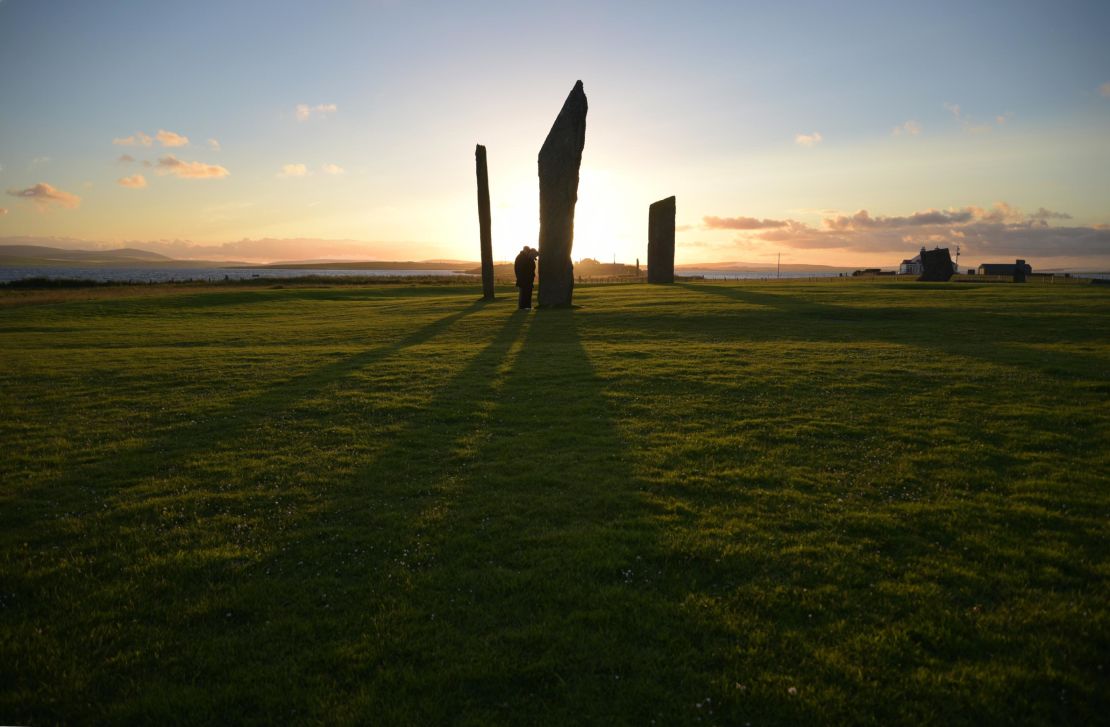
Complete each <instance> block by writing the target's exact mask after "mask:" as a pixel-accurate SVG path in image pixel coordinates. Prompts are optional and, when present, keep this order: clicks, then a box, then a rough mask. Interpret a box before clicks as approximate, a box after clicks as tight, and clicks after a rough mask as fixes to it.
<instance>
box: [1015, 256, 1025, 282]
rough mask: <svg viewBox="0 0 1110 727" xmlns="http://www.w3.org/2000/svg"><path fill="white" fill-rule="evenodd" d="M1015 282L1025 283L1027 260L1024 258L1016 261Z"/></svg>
mask: <svg viewBox="0 0 1110 727" xmlns="http://www.w3.org/2000/svg"><path fill="white" fill-rule="evenodd" d="M1014 282H1015V283H1024V282H1025V261H1024V260H1017V261H1016V262H1015V263H1014Z"/></svg>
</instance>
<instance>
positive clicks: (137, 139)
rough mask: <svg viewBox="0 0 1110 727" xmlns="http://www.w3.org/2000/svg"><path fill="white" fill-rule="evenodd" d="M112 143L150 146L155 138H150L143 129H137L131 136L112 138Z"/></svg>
mask: <svg viewBox="0 0 1110 727" xmlns="http://www.w3.org/2000/svg"><path fill="white" fill-rule="evenodd" d="M112 143H113V144H115V145H116V146H150V145H151V144H153V143H154V139H152V138H150V137H149V136H147V135H146V134H144V133H143V132H141V131H136V132H135V133H134V134H132V135H131V136H124V137H121V138H118V139H112Z"/></svg>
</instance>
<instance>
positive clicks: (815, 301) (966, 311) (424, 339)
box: [0, 282, 1110, 725]
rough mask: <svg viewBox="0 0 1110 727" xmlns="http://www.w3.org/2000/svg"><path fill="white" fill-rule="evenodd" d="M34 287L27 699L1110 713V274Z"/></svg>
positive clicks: (57, 716)
mask: <svg viewBox="0 0 1110 727" xmlns="http://www.w3.org/2000/svg"><path fill="white" fill-rule="evenodd" d="M500 296H501V297H500V300H498V301H497V302H494V303H491V304H482V303H479V302H475V298H476V288H473V287H457V288H451V287H442V288H441V287H423V288H408V287H399V286H380V287H364V288H316V289H309V288H292V289H262V290H259V289H250V290H237V289H233V288H221V287H213V288H211V289H202V290H196V289H192V290H177V291H175V290H172V289H166V290H164V291H163V290H162V289H158V288H153V289H151V290H150V292H149V293H144V294H142V295H138V294H134V293H133V292H132V293H129V294H126V295H122V294H121V295H115V294H113V293H112V292H111V291H109V292H102V291H98V292H97V294H96V295H91V296H85V297H84V298H82V297H81V296H80V295H79V294H78V293H74V294H72V295H71V294H68V293H57V292H51V293H43V294H41V295H40V294H36V293H20V294H15V293H5V294H0V343H2V348H0V364H2V365H0V444H2V452H3V457H2V460H0V483H2V486H0V722H4V723H31V724H39V723H52V722H75V723H126V724H130V723H137V722H146V723H252V722H256V723H277V722H294V723H305V722H307V723H314V722H326V723H373V724H416V723H445V722H452V723H462V724H488V723H506V724H520V723H527V724H565V723H627V724H638V725H639V724H651V723H652V721H653V720H654V723H655V724H658V725H662V724H677V723H696V722H700V723H703V724H745V723H748V722H750V723H752V724H806V723H828V724H845V723H856V724H876V725H887V724H922V723H923V724H944V725H950V724H984V723H994V724H1000V723H1006V724H1010V723H1020V724H1061V723H1072V724H1081V723H1095V722H1099V721H1101V720H1104V719H1105V718H1106V715H1107V713H1108V710H1110V691H1108V689H1110V680H1108V673H1107V668H1108V667H1110V664H1108V659H1110V617H1108V606H1107V604H1108V603H1110V580H1108V578H1110V559H1108V554H1110V546H1108V543H1110V541H1108V536H1110V528H1108V522H1110V521H1108V516H1110V492H1108V476H1107V473H1108V472H1110V408H1108V406H1107V404H1108V403H1110V289H1107V288H1105V287H1097V286H1079V285H1076V286H1055V287H1054V286H1040V285H1039V286H1034V285H1026V286H1022V285H967V284H964V285H955V284H952V285H928V284H923V285H916V284H906V283H896V284H885V283H879V282H869V283H857V282H852V283H844V282H832V283H821V284H803V283H781V284H780V283H748V284H733V283H729V284H713V283H684V284H677V285H674V286H651V287H648V286H642V285H629V286H609V287H606V286H600V287H582V288H580V289H579V290H578V291H577V292H576V295H575V300H576V302H577V303H579V304H580V306H581V307H580V308H578V309H575V310H545V311H539V312H536V313H519V312H517V311H515V305H514V303H513V301H512V291H511V290H509V289H505V290H501V291H500Z"/></svg>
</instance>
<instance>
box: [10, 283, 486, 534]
mask: <svg viewBox="0 0 1110 727" xmlns="http://www.w3.org/2000/svg"><path fill="white" fill-rule="evenodd" d="M484 305H485V301H475V302H474V303H471V304H470V305H469V306H467V307H466V308H464V309H463V310H460V311H457V312H455V313H452V314H450V315H447V316H444V317H443V318H440V319H438V320H436V321H434V322H432V323H430V324H428V325H426V326H423V327H421V328H419V329H417V330H415V331H413V332H411V333H409V334H408V335H405V336H402V337H401V338H399V339H398V340H396V341H394V342H392V343H388V344H385V345H383V346H376V347H373V348H370V349H367V350H365V351H362V352H360V353H357V354H354V355H352V356H347V357H345V358H342V359H340V360H338V361H334V362H332V363H329V364H327V365H324V366H321V367H319V368H317V369H314V370H312V371H309V372H308V373H305V374H301V375H299V376H295V377H294V378H293V379H291V380H287V381H281V382H278V384H277V385H275V386H273V387H271V388H268V389H264V390H262V391H261V392H259V393H256V394H253V395H251V396H248V397H244V398H242V399H237V400H235V401H233V402H231V404H230V405H229V406H228V407H226V408H224V409H222V410H219V411H216V412H212V413H204V414H203V415H201V416H198V417H197V419H196V420H194V421H191V422H189V423H188V424H185V425H183V426H177V427H171V428H170V429H168V430H166V431H164V432H161V433H160V434H159V435H157V436H155V437H152V438H150V439H145V440H143V441H142V442H141V443H140V444H139V445H138V446H136V447H135V448H133V449H130V450H127V451H124V452H120V453H117V454H115V455H114V456H113V457H111V458H110V459H99V460H94V461H92V462H90V463H88V464H86V465H85V466H75V467H73V468H71V469H70V470H69V471H67V472H66V473H65V474H64V475H63V476H62V477H61V478H60V479H59V480H57V481H55V482H53V483H51V484H50V486H49V487H47V488H43V489H42V490H41V491H39V492H20V493H19V499H20V501H21V509H20V511H19V513H13V512H12V511H11V509H10V508H3V509H2V510H3V514H0V526H2V525H8V524H12V525H14V524H15V523H8V521H7V517H9V516H15V518H16V519H17V520H18V522H19V523H24V522H26V520H27V518H28V517H33V516H34V514H35V510H36V509H38V508H43V507H45V508H49V509H56V503H57V501H58V500H59V499H61V498H64V497H65V495H66V490H67V489H68V488H72V487H73V486H75V485H76V486H82V487H89V486H92V487H96V486H98V485H99V486H103V487H110V488H111V489H110V490H105V491H104V492H102V496H111V495H112V494H113V493H114V492H115V491H117V490H119V489H121V488H124V487H127V486H128V485H129V484H132V483H134V482H135V481H137V480H138V479H140V478H142V477H144V476H150V475H154V474H157V473H160V472H166V471H168V470H170V469H172V468H173V467H175V466H176V465H178V464H180V462H181V461H182V460H183V459H184V458H186V457H187V456H189V455H191V454H194V453H196V452H199V451H203V450H204V449H206V448H209V447H213V446H215V445H216V444H217V443H218V442H221V441H226V440H229V439H231V438H234V437H235V436H237V435H238V434H239V433H241V432H243V431H245V430H246V429H248V428H250V427H252V426H255V425H257V424H258V423H259V422H261V421H264V420H267V419H270V418H272V417H273V416H274V414H275V412H279V411H282V410H284V409H287V408H288V407H289V406H290V405H291V404H292V403H294V402H296V401H298V400H300V399H302V398H304V397H306V396H308V395H310V394H312V393H314V392H316V391H319V390H320V389H321V388H323V387H324V386H327V385H328V384H330V383H332V382H334V381H335V380H336V379H340V378H343V377H345V376H348V375H350V374H352V373H354V372H356V371H358V370H360V369H362V368H365V367H366V366H369V365H371V364H373V363H374V362H376V361H380V360H382V359H385V358H387V357H389V356H392V355H394V354H396V353H398V352H400V351H402V350H404V349H406V348H411V347H413V346H418V345H420V344H422V343H425V342H427V341H429V340H431V339H433V338H434V337H435V336H437V335H439V334H441V333H443V332H445V331H447V330H448V329H450V328H451V326H453V325H454V324H455V323H457V322H458V321H459V320H460V319H462V318H464V317H466V316H468V315H471V314H472V313H475V312H477V311H478V310H480V309H481V308H482V307H483V306H484ZM32 503H36V504H34V505H32Z"/></svg>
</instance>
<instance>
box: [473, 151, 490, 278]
mask: <svg viewBox="0 0 1110 727" xmlns="http://www.w3.org/2000/svg"><path fill="white" fill-rule="evenodd" d="M474 165H475V167H476V168H477V171H478V227H479V235H480V236H481V243H482V297H483V298H484V299H486V300H493V236H492V234H491V233H490V216H489V172H488V171H487V170H486V148H485V147H484V146H482V145H481V144H478V145H477V146H476V147H474Z"/></svg>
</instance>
